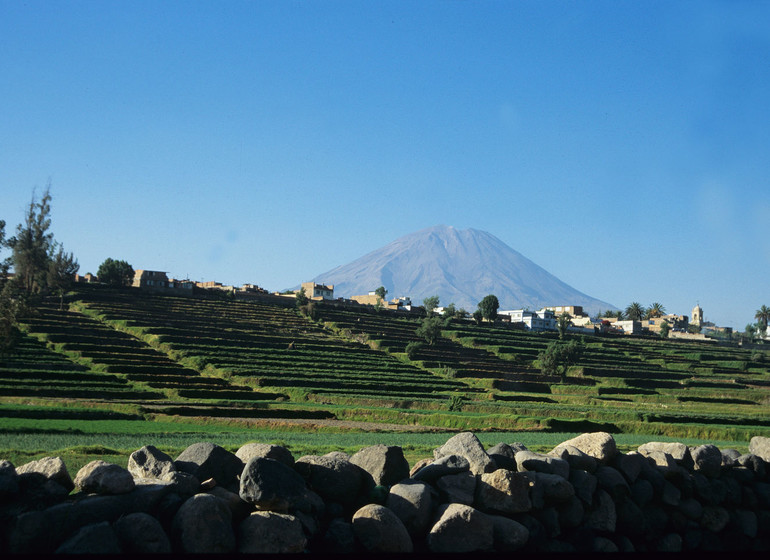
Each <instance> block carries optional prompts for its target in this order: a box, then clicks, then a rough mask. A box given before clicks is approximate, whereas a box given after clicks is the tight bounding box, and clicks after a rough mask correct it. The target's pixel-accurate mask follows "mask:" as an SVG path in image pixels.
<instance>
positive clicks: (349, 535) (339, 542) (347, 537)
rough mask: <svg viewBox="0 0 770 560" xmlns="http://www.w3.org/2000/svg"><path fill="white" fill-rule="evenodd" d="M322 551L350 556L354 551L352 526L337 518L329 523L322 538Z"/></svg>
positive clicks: (354, 542)
mask: <svg viewBox="0 0 770 560" xmlns="http://www.w3.org/2000/svg"><path fill="white" fill-rule="evenodd" d="M323 551H324V552H327V553H330V554H350V553H353V552H355V551H356V537H355V534H354V533H353V524H352V523H349V522H347V521H345V520H344V519H341V518H339V517H337V518H335V519H332V520H331V521H330V522H329V527H328V528H327V529H326V533H324V536H323Z"/></svg>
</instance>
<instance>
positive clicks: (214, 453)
mask: <svg viewBox="0 0 770 560" xmlns="http://www.w3.org/2000/svg"><path fill="white" fill-rule="evenodd" d="M174 466H175V467H176V469H177V470H179V471H182V472H186V473H189V474H191V475H193V476H194V477H195V478H197V479H198V480H200V481H204V480H208V479H210V478H213V479H214V480H215V481H216V483H217V484H218V485H219V486H224V487H225V488H227V489H229V490H237V488H238V476H239V475H240V474H241V472H242V471H243V467H244V464H243V462H242V461H241V460H240V459H239V458H238V457H236V456H235V454H234V453H230V452H229V451H227V450H226V449H225V448H223V447H220V446H219V445H216V444H214V443H209V442H201V443H194V444H192V445H191V446H189V447H188V448H187V449H185V450H184V451H182V453H180V454H179V456H178V457H177V458H176V460H175V461H174Z"/></svg>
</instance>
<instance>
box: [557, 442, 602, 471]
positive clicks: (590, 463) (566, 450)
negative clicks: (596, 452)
mask: <svg viewBox="0 0 770 560" xmlns="http://www.w3.org/2000/svg"><path fill="white" fill-rule="evenodd" d="M550 455H553V456H554V457H558V458H560V459H564V460H565V461H567V464H568V465H569V466H570V468H571V469H579V470H583V471H587V472H590V473H593V472H594V471H595V470H596V467H597V466H598V464H599V462H598V461H597V460H596V458H594V457H591V456H590V455H588V454H587V453H584V452H582V451H581V450H580V449H578V448H577V447H575V446H574V445H568V444H564V443H562V444H561V445H559V446H558V447H556V448H555V449H554V450H553V451H551V453H550ZM557 474H558V473H557Z"/></svg>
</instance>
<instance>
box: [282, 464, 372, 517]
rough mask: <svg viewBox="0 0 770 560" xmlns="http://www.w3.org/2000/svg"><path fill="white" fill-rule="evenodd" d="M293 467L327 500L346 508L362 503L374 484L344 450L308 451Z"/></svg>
mask: <svg viewBox="0 0 770 560" xmlns="http://www.w3.org/2000/svg"><path fill="white" fill-rule="evenodd" d="M294 469H295V470H296V471H297V472H298V473H299V474H300V475H302V477H303V478H304V479H305V480H306V481H307V483H308V486H309V487H310V489H311V490H313V491H314V492H315V493H316V494H318V495H319V496H320V497H321V498H322V499H323V500H324V501H325V502H337V503H339V504H341V505H342V506H343V507H346V508H354V509H355V508H357V507H360V505H361V503H362V502H363V501H364V500H365V498H366V497H367V496H368V494H369V492H370V491H371V490H372V489H373V488H374V481H373V480H372V477H371V476H369V474H368V473H367V472H366V471H365V470H363V469H362V468H361V467H359V466H358V465H354V464H353V463H351V462H350V461H349V460H348V456H347V455H345V454H327V455H323V456H318V455H306V456H304V457H300V458H299V459H297V461H296V462H295V463H294Z"/></svg>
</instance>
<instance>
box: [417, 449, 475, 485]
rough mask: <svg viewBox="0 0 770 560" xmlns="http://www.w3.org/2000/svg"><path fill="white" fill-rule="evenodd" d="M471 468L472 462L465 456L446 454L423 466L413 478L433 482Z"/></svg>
mask: <svg viewBox="0 0 770 560" xmlns="http://www.w3.org/2000/svg"><path fill="white" fill-rule="evenodd" d="M470 468H471V464H470V462H469V461H468V459H466V458H465V457H463V456H461V455H446V456H445V457H441V458H440V459H436V460H435V461H433V462H431V463H429V464H427V465H425V466H424V467H422V468H421V469H420V470H418V471H417V472H415V473H414V474H413V475H412V478H413V479H415V480H423V481H425V482H428V483H431V482H434V481H436V480H437V479H438V478H440V477H442V476H446V475H450V474H457V473H461V472H465V471H469V470H470Z"/></svg>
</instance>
